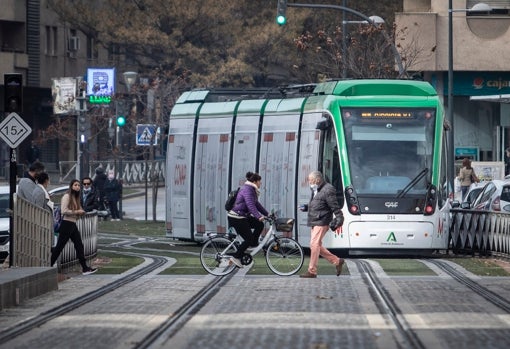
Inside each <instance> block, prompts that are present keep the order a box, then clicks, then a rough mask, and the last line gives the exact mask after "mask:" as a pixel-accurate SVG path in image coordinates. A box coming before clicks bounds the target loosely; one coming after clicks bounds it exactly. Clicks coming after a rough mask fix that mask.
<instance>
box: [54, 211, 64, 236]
mask: <svg viewBox="0 0 510 349" xmlns="http://www.w3.org/2000/svg"><path fill="white" fill-rule="evenodd" d="M61 224H62V212H61V211H60V206H57V207H55V209H54V210H53V231H58V230H59V229H60V225H61Z"/></svg>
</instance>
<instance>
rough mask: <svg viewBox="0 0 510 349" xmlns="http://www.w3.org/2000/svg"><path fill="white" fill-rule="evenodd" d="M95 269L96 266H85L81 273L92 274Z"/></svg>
mask: <svg viewBox="0 0 510 349" xmlns="http://www.w3.org/2000/svg"><path fill="white" fill-rule="evenodd" d="M96 271H97V269H96V268H90V267H89V268H87V269H83V272H82V275H90V274H94V273H95V272H96Z"/></svg>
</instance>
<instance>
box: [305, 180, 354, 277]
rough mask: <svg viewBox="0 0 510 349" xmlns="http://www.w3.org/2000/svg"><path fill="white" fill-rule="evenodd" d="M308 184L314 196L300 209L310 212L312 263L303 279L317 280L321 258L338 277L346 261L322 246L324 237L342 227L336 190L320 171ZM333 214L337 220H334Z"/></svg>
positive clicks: (341, 216)
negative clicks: (330, 230)
mask: <svg viewBox="0 0 510 349" xmlns="http://www.w3.org/2000/svg"><path fill="white" fill-rule="evenodd" d="M308 183H309V184H310V189H311V190H312V196H311V198H310V202H309V203H308V205H302V206H301V207H300V208H299V209H300V210H301V211H303V212H308V226H309V227H311V229H312V232H311V234H310V263H309V265H308V270H307V272H306V273H304V274H301V275H300V276H299V277H302V278H316V277H317V265H318V263H319V256H321V257H323V258H325V259H326V260H327V261H328V262H330V263H331V264H334V265H335V269H336V276H340V274H341V273H342V266H343V265H344V263H345V261H344V259H343V258H338V257H337V256H335V255H334V254H333V253H331V252H330V251H329V250H328V249H327V248H325V247H324V246H322V240H323V239H324V235H326V233H327V232H328V230H329V229H330V228H331V229H332V230H337V229H340V228H341V227H342V224H343V222H344V216H343V213H342V210H341V208H340V204H339V203H338V200H337V195H336V189H335V187H333V185H331V184H329V183H327V182H326V181H325V180H324V176H323V175H322V173H321V172H319V171H313V172H311V173H310V174H309V175H308ZM333 214H335V218H334V219H333Z"/></svg>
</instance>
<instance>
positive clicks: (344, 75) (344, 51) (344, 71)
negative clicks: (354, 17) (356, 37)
mask: <svg viewBox="0 0 510 349" xmlns="http://www.w3.org/2000/svg"><path fill="white" fill-rule="evenodd" d="M344 6H345V5H344ZM342 18H345V11H344V12H343V16H342ZM368 18H369V19H370V21H371V23H373V24H375V25H379V24H384V23H386V22H385V21H384V19H382V18H381V17H379V16H370V17H368ZM346 24H369V22H368V21H367V20H364V21H346V20H345V19H342V57H343V60H344V64H343V65H342V78H343V79H345V78H347V65H346V64H345V57H346V55H347V43H346V42H345V33H346V31H347V30H346V26H345V25H346Z"/></svg>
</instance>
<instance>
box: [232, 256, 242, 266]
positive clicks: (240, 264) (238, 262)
mask: <svg viewBox="0 0 510 349" xmlns="http://www.w3.org/2000/svg"><path fill="white" fill-rule="evenodd" d="M229 261H230V263H233V264H235V265H236V266H237V267H238V268H242V267H243V263H241V261H240V260H239V259H237V258H235V257H230V259H229Z"/></svg>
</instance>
